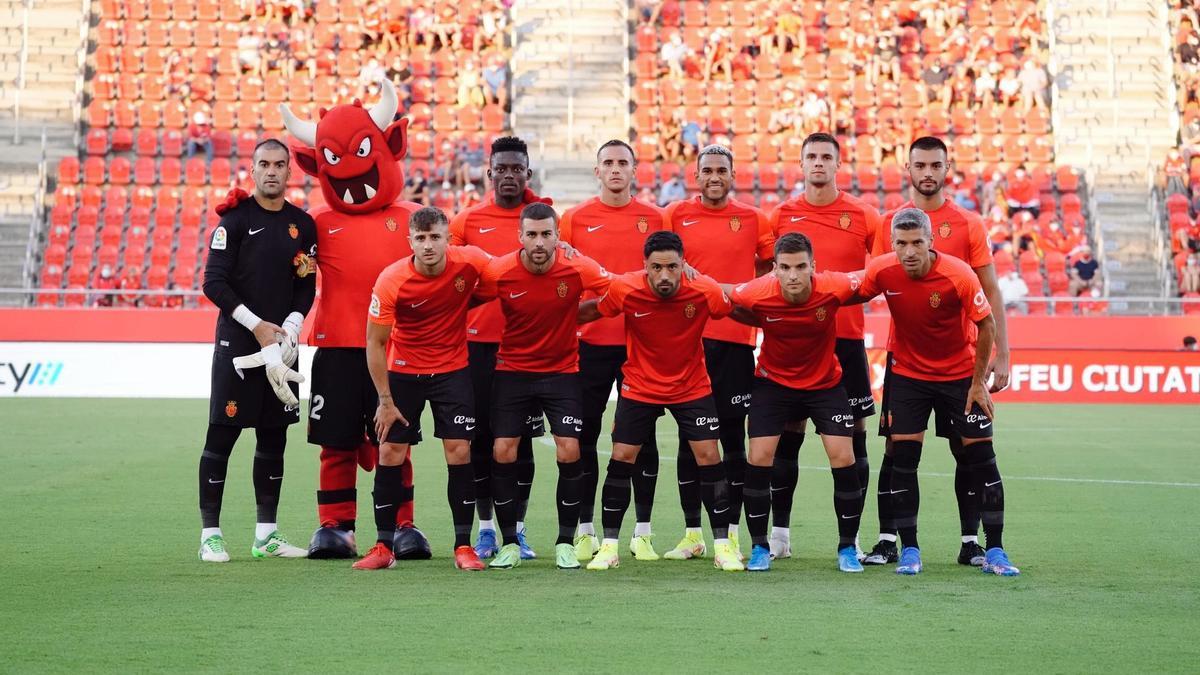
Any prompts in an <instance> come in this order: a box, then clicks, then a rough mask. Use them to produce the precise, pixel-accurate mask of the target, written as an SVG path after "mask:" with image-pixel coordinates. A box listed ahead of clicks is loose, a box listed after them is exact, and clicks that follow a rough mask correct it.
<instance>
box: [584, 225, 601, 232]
mask: <svg viewBox="0 0 1200 675" xmlns="http://www.w3.org/2000/svg"><path fill="white" fill-rule="evenodd" d="M602 227H604V225H588V229H587V230H588V232H595V231H596V230H598V229H600V228H602Z"/></svg>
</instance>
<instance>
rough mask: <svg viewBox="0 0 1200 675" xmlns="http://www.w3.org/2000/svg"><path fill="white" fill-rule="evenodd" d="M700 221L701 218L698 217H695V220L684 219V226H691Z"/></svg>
mask: <svg viewBox="0 0 1200 675" xmlns="http://www.w3.org/2000/svg"><path fill="white" fill-rule="evenodd" d="M698 222H700V219H699V218H697V219H695V220H685V221H683V226H684V227H691V226H692V225H695V224H696V223H698Z"/></svg>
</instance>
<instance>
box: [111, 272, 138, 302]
mask: <svg viewBox="0 0 1200 675" xmlns="http://www.w3.org/2000/svg"><path fill="white" fill-rule="evenodd" d="M120 288H121V294H120V295H118V296H117V304H118V305H120V306H121V307H137V306H138V305H139V304H140V303H141V296H140V295H138V294H137V293H136V291H140V290H141V289H142V271H141V270H140V269H138V268H136V267H126V268H125V271H124V273H123V274H122V275H121V283H120Z"/></svg>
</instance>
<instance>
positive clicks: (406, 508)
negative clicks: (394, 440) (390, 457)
mask: <svg viewBox="0 0 1200 675" xmlns="http://www.w3.org/2000/svg"><path fill="white" fill-rule="evenodd" d="M400 478H401V480H403V481H404V492H405V494H407V495H408V499H406V500H403V501H401V502H400V508H399V509H397V510H396V524H397V525H399V526H400V527H412V526H413V499H412V489H413V465H412V453H411V452H410V453H408V457H405V458H404V463H403V464H401V465H400Z"/></svg>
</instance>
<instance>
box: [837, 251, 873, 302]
mask: <svg viewBox="0 0 1200 675" xmlns="http://www.w3.org/2000/svg"><path fill="white" fill-rule="evenodd" d="M877 260H879V258H875V259H874V260H872V261H871V262H869V263H867V269H865V270H863V271H862V272H855V273H854V274H855V275H856V276H857V277H858V279H859V284H858V288H857V289H855V291H854V297H851V298H847V300H846V302H845V303H843V304H847V305H855V304H861V303H864V302H869V301H870V300H871V299H872V298H874V297H875V296H877V295H879V294H880V293H882V292H883V289H882V288H880V287H879V284H878V282H877V281H876V275H878V274H879V270H880V269H881V268H882V265H881V264H878V263H876V261H877Z"/></svg>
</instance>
